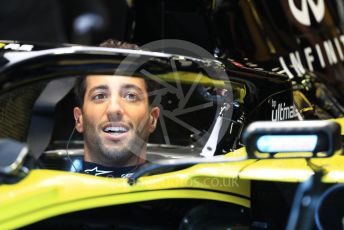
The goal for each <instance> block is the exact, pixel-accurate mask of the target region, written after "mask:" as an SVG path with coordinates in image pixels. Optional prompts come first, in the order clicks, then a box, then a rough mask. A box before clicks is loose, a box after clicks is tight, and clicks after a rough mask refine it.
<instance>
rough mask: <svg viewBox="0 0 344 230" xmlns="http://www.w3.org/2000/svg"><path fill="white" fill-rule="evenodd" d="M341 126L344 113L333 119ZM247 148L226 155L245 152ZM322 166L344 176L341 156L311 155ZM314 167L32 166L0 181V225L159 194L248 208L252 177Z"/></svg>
mask: <svg viewBox="0 0 344 230" xmlns="http://www.w3.org/2000/svg"><path fill="white" fill-rule="evenodd" d="M335 121H336V122H338V123H339V124H340V125H341V127H342V134H343V132H344V131H343V130H344V118H341V119H336V120H335ZM245 154H246V152H245V149H244V148H241V149H238V150H237V151H235V152H231V153H228V154H227V156H228V157H233V158H235V157H238V156H243V155H245ZM310 162H311V163H312V165H316V166H319V167H323V168H325V169H326V174H325V176H324V177H323V182H325V183H343V182H344V169H343V166H344V156H342V155H335V156H333V157H331V158H324V159H311V160H310ZM312 174H313V170H312V169H311V168H310V167H309V163H307V161H306V160H305V159H264V160H253V159H249V160H244V161H238V162H228V163H212V164H198V165H195V166H192V167H189V168H186V169H183V170H179V171H175V172H169V173H164V174H159V175H153V176H145V177H141V178H139V180H138V181H137V182H136V183H135V184H134V185H129V184H128V179H125V178H103V177H95V176H91V175H84V174H79V173H72V172H63V171H54V170H43V169H42V170H41V169H37V170H32V171H31V172H30V173H29V175H28V176H27V177H25V178H24V179H23V180H21V181H20V182H18V183H15V184H2V185H0V229H14V228H18V227H21V226H25V225H28V224H30V223H34V222H37V221H39V220H43V219H46V218H49V217H52V216H56V215H60V214H64V213H69V212H74V211H79V210H85V209H91V208H96V207H102V206H110V205H120V204H128V203H135V202H141V201H150V200H159V199H175V198H177V199H206V200H217V201H221V202H226V203H233V204H236V205H240V206H243V207H246V208H250V205H251V201H250V181H251V180H263V181H278V182H291V183H296V182H301V181H304V180H306V179H307V178H309V176H311V175H312Z"/></svg>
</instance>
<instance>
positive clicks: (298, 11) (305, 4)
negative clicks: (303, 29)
mask: <svg viewBox="0 0 344 230" xmlns="http://www.w3.org/2000/svg"><path fill="white" fill-rule="evenodd" d="M316 2H317V3H316ZM288 3H289V8H290V11H291V13H292V14H293V16H294V17H295V19H296V20H297V21H298V22H299V23H301V24H302V25H305V26H310V25H311V14H310V11H309V10H311V12H312V14H313V16H314V18H315V20H316V21H317V22H318V23H319V22H321V21H322V20H323V18H324V16H325V2H324V0H301V8H298V7H297V6H296V5H295V0H288Z"/></svg>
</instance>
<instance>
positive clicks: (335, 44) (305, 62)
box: [279, 35, 344, 78]
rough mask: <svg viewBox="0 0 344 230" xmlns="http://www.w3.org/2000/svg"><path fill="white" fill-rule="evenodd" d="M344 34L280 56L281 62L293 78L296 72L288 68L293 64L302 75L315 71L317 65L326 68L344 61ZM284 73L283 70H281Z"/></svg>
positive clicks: (285, 71) (297, 72) (299, 74)
mask: <svg viewBox="0 0 344 230" xmlns="http://www.w3.org/2000/svg"><path fill="white" fill-rule="evenodd" d="M343 46H344V35H340V36H339V37H334V38H332V39H328V40H325V41H322V42H320V43H317V44H315V45H314V46H307V47H305V48H303V49H302V50H298V51H294V52H291V53H289V55H287V56H284V57H279V62H280V64H281V66H282V68H283V70H284V71H283V73H286V74H287V75H288V76H289V78H293V77H294V74H293V73H292V71H291V70H290V69H289V68H288V66H290V65H291V66H293V69H294V70H295V72H296V74H297V75H298V76H302V75H303V74H305V73H306V70H309V71H314V69H315V67H317V66H318V67H320V68H326V67H327V66H332V65H335V64H337V63H338V62H340V61H344V51H343V48H342V47H343ZM281 73H282V72H281Z"/></svg>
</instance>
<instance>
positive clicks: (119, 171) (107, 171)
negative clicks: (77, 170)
mask: <svg viewBox="0 0 344 230" xmlns="http://www.w3.org/2000/svg"><path fill="white" fill-rule="evenodd" d="M140 166H141V165H134V166H126V167H107V166H103V165H100V164H96V163H93V162H87V161H84V162H83V167H82V170H81V173H85V174H91V175H94V176H103V177H113V178H119V177H120V178H128V177H130V176H131V175H132V174H133V173H134V171H135V170H136V169H137V168H139V167H140Z"/></svg>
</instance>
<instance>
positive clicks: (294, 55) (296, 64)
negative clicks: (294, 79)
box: [289, 51, 306, 76]
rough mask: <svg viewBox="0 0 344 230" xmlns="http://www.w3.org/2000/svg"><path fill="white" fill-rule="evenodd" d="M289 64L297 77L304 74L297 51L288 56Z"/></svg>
mask: <svg viewBox="0 0 344 230" xmlns="http://www.w3.org/2000/svg"><path fill="white" fill-rule="evenodd" d="M289 57H290V61H291V64H292V65H293V68H294V69H295V71H296V73H297V75H298V76H302V75H303V74H304V73H306V71H305V69H304V68H303V65H302V62H301V59H300V54H299V52H298V51H295V53H290V54H289Z"/></svg>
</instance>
